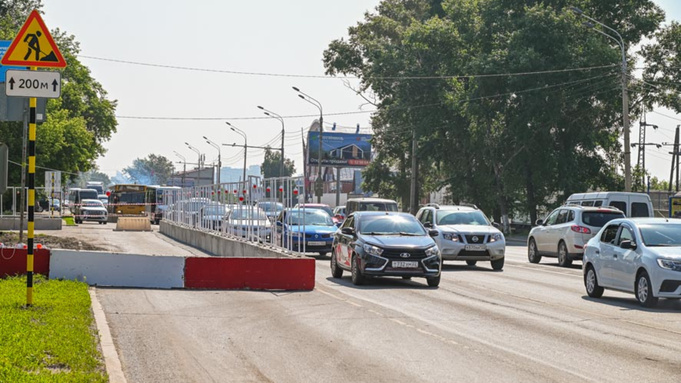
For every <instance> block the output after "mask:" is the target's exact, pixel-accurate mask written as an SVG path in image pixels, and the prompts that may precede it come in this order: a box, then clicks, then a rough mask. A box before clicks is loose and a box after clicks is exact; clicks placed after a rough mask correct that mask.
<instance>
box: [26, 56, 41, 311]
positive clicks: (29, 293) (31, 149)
mask: <svg viewBox="0 0 681 383" xmlns="http://www.w3.org/2000/svg"><path fill="white" fill-rule="evenodd" d="M31 70H37V68H36V67H31ZM37 104H38V100H37V99H36V98H35V97H31V98H29V104H28V227H27V228H28V230H27V238H28V243H27V244H28V252H27V255H26V305H27V306H30V305H32V304H33V227H34V226H33V224H34V222H35V216H34V214H35V137H36V130H37V129H36V121H35V120H36V116H35V114H36V106H37Z"/></svg>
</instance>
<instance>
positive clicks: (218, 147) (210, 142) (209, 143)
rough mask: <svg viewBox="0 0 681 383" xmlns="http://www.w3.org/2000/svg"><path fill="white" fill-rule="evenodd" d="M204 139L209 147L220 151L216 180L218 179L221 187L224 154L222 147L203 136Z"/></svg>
mask: <svg viewBox="0 0 681 383" xmlns="http://www.w3.org/2000/svg"><path fill="white" fill-rule="evenodd" d="M203 139H205V140H206V143H208V145H210V146H212V147H214V148H215V149H217V150H218V171H217V175H216V177H215V179H216V182H217V184H218V185H220V170H222V153H221V152H220V145H218V144H216V143H215V142H213V141H211V140H210V139H209V138H208V137H206V136H203Z"/></svg>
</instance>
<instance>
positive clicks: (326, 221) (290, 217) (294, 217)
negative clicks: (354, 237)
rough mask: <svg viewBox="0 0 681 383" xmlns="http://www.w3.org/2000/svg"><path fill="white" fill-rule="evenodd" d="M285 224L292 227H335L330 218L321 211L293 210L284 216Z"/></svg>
mask: <svg viewBox="0 0 681 383" xmlns="http://www.w3.org/2000/svg"><path fill="white" fill-rule="evenodd" d="M286 223H288V224H289V225H294V226H302V225H314V226H335V225H334V223H333V220H332V219H331V216H330V215H328V214H326V213H325V212H324V211H323V210H321V209H305V210H293V211H289V212H288V213H287V214H286Z"/></svg>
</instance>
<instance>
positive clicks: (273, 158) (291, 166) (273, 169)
mask: <svg viewBox="0 0 681 383" xmlns="http://www.w3.org/2000/svg"><path fill="white" fill-rule="evenodd" d="M260 172H261V173H262V176H263V178H273V177H290V176H292V175H293V173H295V172H296V166H295V163H294V162H293V161H291V159H290V158H287V159H286V160H285V161H284V173H283V174H282V173H281V152H279V151H276V150H271V149H270V148H269V147H268V148H267V149H265V159H264V160H263V161H262V165H261V166H260Z"/></svg>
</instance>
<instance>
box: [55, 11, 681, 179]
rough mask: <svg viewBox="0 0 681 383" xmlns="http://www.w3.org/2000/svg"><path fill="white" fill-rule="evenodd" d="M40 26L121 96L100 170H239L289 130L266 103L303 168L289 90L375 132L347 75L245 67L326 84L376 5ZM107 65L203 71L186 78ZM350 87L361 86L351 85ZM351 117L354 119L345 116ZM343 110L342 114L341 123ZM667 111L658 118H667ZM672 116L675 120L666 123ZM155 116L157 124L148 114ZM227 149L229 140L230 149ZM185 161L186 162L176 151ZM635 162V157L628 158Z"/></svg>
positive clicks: (651, 161)
mask: <svg viewBox="0 0 681 383" xmlns="http://www.w3.org/2000/svg"><path fill="white" fill-rule="evenodd" d="M43 3H44V8H43V11H44V15H43V20H44V21H45V24H46V25H47V27H48V28H50V29H54V28H59V29H61V30H62V31H65V32H67V33H68V34H72V35H74V36H75V38H76V40H77V41H78V42H80V47H81V53H80V56H79V59H80V60H81V62H82V63H84V64H85V65H86V66H88V68H89V69H90V70H91V72H92V76H93V77H94V78H95V79H96V80H97V81H99V82H100V83H101V84H102V85H103V87H104V89H106V91H107V92H108V97H109V99H112V100H117V101H118V107H117V110H116V115H117V119H118V124H119V125H118V127H117V133H115V134H114V135H113V137H112V139H111V140H110V141H109V142H107V143H106V144H105V147H106V149H107V150H108V151H107V153H106V155H105V156H104V157H101V158H100V159H98V160H97V165H98V167H99V170H100V171H102V172H104V173H106V174H108V175H110V176H113V175H115V174H116V172H118V171H121V170H122V169H123V168H125V167H127V166H130V165H131V164H132V162H133V161H134V160H135V159H137V158H145V157H147V156H148V155H149V154H157V155H163V156H165V157H166V158H168V159H170V160H171V161H173V162H175V165H176V168H178V169H181V168H182V164H181V161H182V159H181V157H180V156H182V157H184V158H185V159H186V162H187V168H190V166H191V165H190V164H191V163H196V162H197V160H198V155H197V153H196V152H195V151H193V150H192V149H190V148H189V147H188V146H187V145H186V144H185V142H186V143H188V144H189V145H191V146H192V147H194V148H195V149H196V150H198V151H199V152H200V153H203V154H205V158H206V163H212V162H214V161H217V158H218V149H216V148H215V147H213V146H211V145H210V144H208V143H207V142H206V140H205V139H203V136H205V137H207V138H208V139H210V140H211V141H213V142H214V143H217V144H218V146H220V152H219V153H220V155H221V158H222V165H223V167H226V166H231V167H235V168H238V167H241V166H242V165H243V152H241V151H240V150H241V149H240V148H236V147H232V146H230V145H231V144H232V143H236V144H238V145H242V144H243V138H242V136H240V135H238V134H237V133H235V132H233V131H231V130H230V129H229V126H228V125H227V124H226V123H225V122H230V123H231V124H232V125H233V126H235V127H237V128H239V129H241V130H242V131H244V132H245V133H246V136H247V138H248V145H257V146H264V145H267V144H270V145H272V146H274V147H279V146H280V145H281V139H280V138H279V137H280V136H279V134H280V133H281V129H282V126H281V123H280V122H279V121H278V120H275V119H272V118H268V117H267V116H265V115H264V114H263V113H262V111H261V110H259V109H258V108H257V106H258V105H261V106H264V107H265V108H267V109H269V110H271V111H273V112H275V113H278V114H280V115H282V116H284V117H285V119H284V120H285V151H286V156H287V157H290V158H292V159H293V160H294V161H295V164H296V169H297V172H298V173H301V172H302V168H303V163H302V159H303V157H302V151H303V149H302V141H301V138H302V135H301V129H307V128H308V127H309V126H310V124H311V122H312V120H314V119H315V118H316V117H317V116H318V115H319V110H318V109H317V108H316V107H314V106H312V105H310V104H308V103H307V102H305V101H304V100H301V99H300V98H298V97H297V94H296V92H295V91H294V90H292V88H291V87H292V86H296V87H298V88H299V89H300V90H301V91H303V92H305V93H306V94H308V95H310V96H312V97H313V98H315V99H317V100H318V101H319V102H320V103H321V104H322V107H323V112H324V122H325V129H329V128H330V125H331V124H333V123H334V122H335V123H336V125H337V127H338V128H337V131H347V132H354V131H355V130H356V126H357V124H359V125H360V131H361V132H362V133H370V132H371V130H370V113H369V112H368V111H370V110H371V109H372V107H370V106H367V105H365V104H364V100H363V99H362V98H360V97H359V96H357V95H356V94H355V93H354V92H353V91H352V90H351V89H349V88H348V87H347V86H346V84H344V82H343V81H342V80H340V79H335V78H301V77H294V76H261V75H247V74H233V73H225V71H237V72H248V73H268V74H286V75H306V76H323V75H324V67H323V63H322V54H323V51H324V49H326V47H327V46H328V44H329V43H330V42H331V41H332V40H334V39H338V38H341V37H347V29H348V27H350V26H353V25H355V24H356V23H357V22H358V21H361V20H362V19H363V15H364V13H365V12H367V11H373V10H374V9H375V7H376V6H377V5H378V3H379V0H344V1H331V0H291V1H281V0H261V1H257V2H255V1H243V0H222V1H212V0H196V1H191V2H190V1H181V0H163V1H160V0H144V1H139V0H136V1H132V0H117V1H92V0H44V1H43ZM656 3H658V4H659V5H660V6H661V7H662V8H663V9H664V10H665V12H666V13H667V20H668V21H669V20H676V21H678V20H681V2H679V1H678V0H656ZM111 60H118V61H126V62H138V63H149V64H158V65H162V66H174V67H186V68H196V69H198V70H179V69H173V68H164V67H157V66H144V65H134V64H129V63H122V62H116V61H111ZM350 85H357V81H356V80H352V81H351V84H350ZM348 112H350V113H348ZM654 112H655V113H648V115H647V122H648V123H649V124H656V125H658V126H659V129H657V130H653V129H652V128H649V129H648V131H647V137H646V140H647V141H648V142H658V143H662V142H673V141H674V130H675V128H676V126H677V124H679V123H681V115H677V114H675V113H674V112H672V111H670V110H666V109H663V108H660V109H656V110H655V111H654ZM334 113H339V115H333V114H334ZM659 113H661V114H659ZM663 114H664V115H667V116H670V117H671V118H670V117H665V116H663ZM149 117H151V118H149ZM631 142H638V120H632V122H631ZM222 144H228V146H223V145H222ZM670 150H671V149H670V148H669V147H663V148H661V149H656V148H655V147H647V149H646V165H647V167H648V169H649V171H650V172H651V174H652V175H653V176H656V177H658V178H661V179H668V178H669V171H670V161H671V155H670V154H668V152H669V151H670ZM176 153H177V154H179V156H178V155H177V154H176ZM631 158H632V163H633V164H635V163H636V159H637V151H636V149H635V148H634V149H633V150H632V156H631ZM262 160H263V151H262V150H257V149H251V150H249V151H248V159H247V163H248V165H249V166H250V165H259V164H261V163H262Z"/></svg>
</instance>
